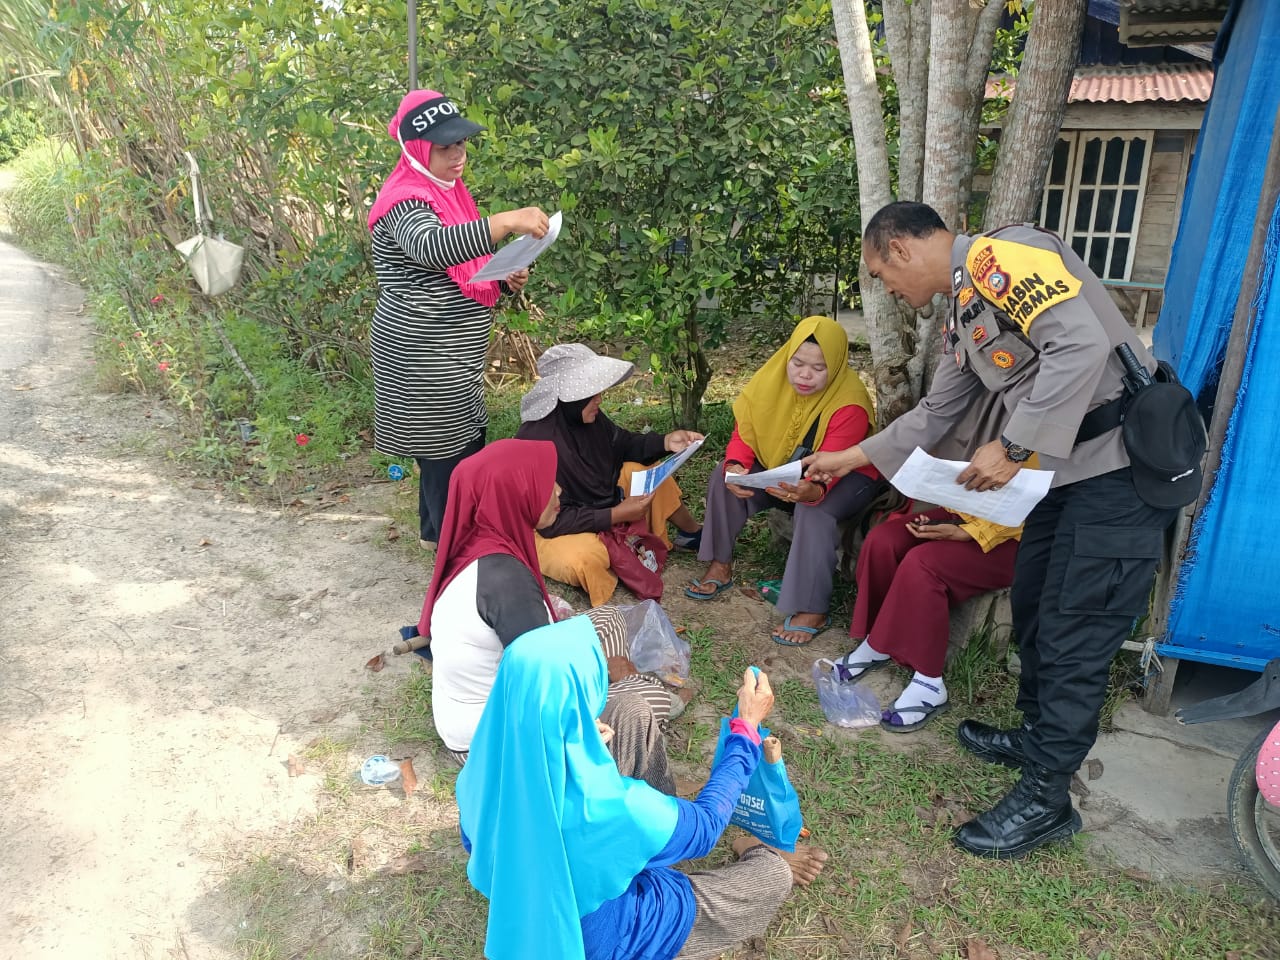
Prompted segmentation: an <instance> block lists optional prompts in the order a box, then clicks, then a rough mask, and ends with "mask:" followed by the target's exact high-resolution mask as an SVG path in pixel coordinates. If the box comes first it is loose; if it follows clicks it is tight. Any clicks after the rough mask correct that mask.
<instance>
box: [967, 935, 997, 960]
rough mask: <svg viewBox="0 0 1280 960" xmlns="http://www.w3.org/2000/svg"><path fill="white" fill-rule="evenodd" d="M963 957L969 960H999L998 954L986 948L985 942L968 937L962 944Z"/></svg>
mask: <svg viewBox="0 0 1280 960" xmlns="http://www.w3.org/2000/svg"><path fill="white" fill-rule="evenodd" d="M964 955H965V956H966V957H968V958H969V960H1000V954H998V953H996V952H995V951H994V950H992V949H991V948H990V947H988V946H987V944H986V941H985V940H982V939H980V938H978V937H970V938H969V939H968V940H966V941H965V942H964Z"/></svg>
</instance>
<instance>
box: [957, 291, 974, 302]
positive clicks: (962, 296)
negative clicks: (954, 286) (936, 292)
mask: <svg viewBox="0 0 1280 960" xmlns="http://www.w3.org/2000/svg"><path fill="white" fill-rule="evenodd" d="M972 299H973V287H963V288H961V290H960V292H959V293H957V294H956V302H957V303H959V304H960V306H962V307H967V306H968V305H969V301H970V300H972Z"/></svg>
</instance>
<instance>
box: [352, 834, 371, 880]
mask: <svg viewBox="0 0 1280 960" xmlns="http://www.w3.org/2000/svg"><path fill="white" fill-rule="evenodd" d="M368 862H369V845H368V844H367V843H365V840H364V837H356V838H355V839H354V840H352V841H351V849H350V850H348V851H347V873H355V872H356V871H357V870H363V869H364V865H365V864H366V863H368Z"/></svg>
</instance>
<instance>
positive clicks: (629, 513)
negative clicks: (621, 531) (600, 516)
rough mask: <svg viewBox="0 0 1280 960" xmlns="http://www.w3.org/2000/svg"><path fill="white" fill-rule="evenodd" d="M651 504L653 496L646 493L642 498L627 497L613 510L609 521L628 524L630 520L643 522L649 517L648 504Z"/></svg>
mask: <svg viewBox="0 0 1280 960" xmlns="http://www.w3.org/2000/svg"><path fill="white" fill-rule="evenodd" d="M651 503H653V494H652V493H646V494H645V495H644V496H642V497H627V498H626V499H624V500H623V501H622V502H621V503H620V504H618V505H617V506H616V507H614V508H613V512H612V513H610V514H609V519H611V520H612V521H613V522H614V523H630V522H631V521H632V520H643V519H644V518H645V517H646V516H648V515H649V504H651Z"/></svg>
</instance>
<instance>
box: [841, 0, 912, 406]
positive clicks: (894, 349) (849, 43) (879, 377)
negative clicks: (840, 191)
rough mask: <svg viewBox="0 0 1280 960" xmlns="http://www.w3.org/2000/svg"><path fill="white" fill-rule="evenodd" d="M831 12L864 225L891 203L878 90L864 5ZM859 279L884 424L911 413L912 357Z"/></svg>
mask: <svg viewBox="0 0 1280 960" xmlns="http://www.w3.org/2000/svg"><path fill="white" fill-rule="evenodd" d="M831 11H832V16H833V19H834V22H835V30H836V42H837V43H838V45H839V49H840V63H841V66H842V68H843V71H844V83H845V93H846V95H847V97H848V100H849V120H850V123H851V125H852V127H853V144H854V150H855V152H856V154H857V162H858V205H859V209H860V211H861V215H862V223H864V224H865V223H866V222H867V221H868V220H870V219H871V217H872V215H874V214H875V212H876V211H877V210H879V209H880V208H881V207H883V206H884V205H885V204H887V203H889V202H890V201H891V200H892V199H893V190H892V187H891V183H890V180H889V150H888V145H887V143H886V141H885V129H884V116H883V113H882V108H881V100H880V87H879V86H878V84H877V82H876V70H875V61H874V59H873V57H872V55H871V33H870V31H869V30H868V29H867V11H866V7H864V6H863V2H862V0H832V2H831ZM859 276H860V278H861V288H862V310H863V314H864V316H865V317H866V321H867V340H868V343H869V345H870V347H871V362H872V366H873V370H874V376H875V384H876V422H877V423H878V424H880V425H884V424H886V423H889V422H890V421H891V420H893V419H894V418H895V417H897V416H899V415H900V414H902V413H904V412H905V411H907V410H909V409H911V407H912V406H913V405H914V404H915V401H916V399H917V396H918V394H917V393H916V392H915V390H914V389H913V384H912V382H911V378H910V375H909V373H908V369H907V365H908V362H909V361H910V352H909V350H908V349H907V345H906V344H904V343H903V326H902V322H901V320H900V319H899V316H898V311H897V309H896V306H895V304H894V301H893V299H892V298H891V297H889V296H888V295H887V294H886V293H885V292H884V287H882V286H881V285H880V284H878V283H873V282H872V281H871V278H870V277H869V276H868V275H867V271H866V267H865V266H863V267H862V268H861V269H860V270H859Z"/></svg>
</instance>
